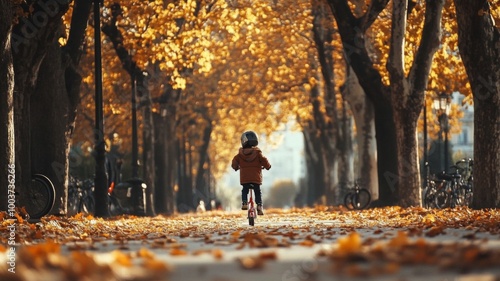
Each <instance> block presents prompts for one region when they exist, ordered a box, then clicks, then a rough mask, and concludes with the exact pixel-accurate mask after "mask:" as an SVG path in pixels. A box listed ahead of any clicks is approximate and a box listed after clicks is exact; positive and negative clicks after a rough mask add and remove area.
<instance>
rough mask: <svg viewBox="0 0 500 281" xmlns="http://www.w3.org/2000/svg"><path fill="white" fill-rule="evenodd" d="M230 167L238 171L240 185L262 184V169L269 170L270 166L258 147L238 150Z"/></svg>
mask: <svg viewBox="0 0 500 281" xmlns="http://www.w3.org/2000/svg"><path fill="white" fill-rule="evenodd" d="M231 167H232V168H233V169H234V170H235V171H238V170H241V171H240V184H244V183H256V184H259V185H260V184H262V168H265V169H266V170H269V169H271V164H269V161H268V160H267V158H266V157H265V156H264V155H262V151H261V150H260V149H259V148H258V147H250V148H240V150H239V152H238V154H236V155H235V156H234V158H233V161H232V163H231Z"/></svg>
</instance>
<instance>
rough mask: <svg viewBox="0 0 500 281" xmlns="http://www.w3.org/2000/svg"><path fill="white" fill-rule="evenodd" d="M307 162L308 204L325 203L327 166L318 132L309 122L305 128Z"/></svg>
mask: <svg viewBox="0 0 500 281" xmlns="http://www.w3.org/2000/svg"><path fill="white" fill-rule="evenodd" d="M303 133H304V147H305V161H306V168H307V175H306V177H307V180H306V187H307V194H305V196H306V203H307V205H308V206H314V205H315V204H318V203H323V202H322V201H324V200H322V197H324V195H325V165H324V162H323V151H322V149H321V143H320V140H319V137H318V136H317V132H316V130H315V129H314V126H313V125H312V122H311V121H310V122H309V126H307V127H306V128H304V131H303Z"/></svg>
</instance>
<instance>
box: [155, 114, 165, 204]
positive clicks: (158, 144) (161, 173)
mask: <svg viewBox="0 0 500 281" xmlns="http://www.w3.org/2000/svg"><path fill="white" fill-rule="evenodd" d="M164 111H165V110H164V109H161V111H160V113H153V122H154V125H155V132H156V134H155V170H156V171H155V174H156V179H155V187H156V188H155V196H154V198H155V210H156V212H158V213H159V214H168V210H167V194H166V193H167V186H168V182H167V176H166V171H167V152H166V150H167V137H166V136H167V134H166V131H167V130H166V129H167V128H166V124H165V123H166V122H165V116H164V115H166V112H165V113H164Z"/></svg>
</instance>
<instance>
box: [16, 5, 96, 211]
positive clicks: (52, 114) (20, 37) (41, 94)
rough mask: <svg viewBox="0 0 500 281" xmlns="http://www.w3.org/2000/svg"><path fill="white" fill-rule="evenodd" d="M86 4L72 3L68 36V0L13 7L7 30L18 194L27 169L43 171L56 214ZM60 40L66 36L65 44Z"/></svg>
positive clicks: (62, 201)
mask: <svg viewBox="0 0 500 281" xmlns="http://www.w3.org/2000/svg"><path fill="white" fill-rule="evenodd" d="M90 5H91V4H89V3H87V1H76V2H75V5H74V7H75V9H73V12H74V15H75V16H74V22H73V24H74V25H73V26H72V28H70V29H69V33H68V36H65V33H64V28H63V25H62V16H63V15H64V14H65V13H66V11H68V9H69V6H70V1H42V0H37V1H27V2H25V3H23V4H20V5H19V6H16V8H17V9H19V10H20V11H22V15H21V16H20V17H19V20H18V21H17V24H15V26H14V28H13V31H12V51H13V62H14V71H15V92H16V95H15V96H14V122H15V124H16V126H15V127H16V130H15V141H16V176H17V177H18V178H19V184H18V185H17V186H18V187H19V189H20V190H19V192H20V194H21V195H22V194H24V193H25V192H24V191H25V190H26V189H27V188H29V185H30V178H31V174H32V173H43V174H46V175H47V176H48V177H49V178H50V179H51V180H52V181H53V182H54V185H55V187H56V206H55V208H54V209H53V211H52V212H53V213H56V214H65V213H66V196H67V195H66V194H67V192H66V189H65V188H66V183H67V175H68V157H67V152H68V149H69V141H70V137H71V133H72V131H73V122H74V116H75V114H74V111H75V108H76V105H77V104H78V93H79V83H78V81H79V79H80V76H79V74H78V71H77V65H78V62H79V57H80V54H81V51H82V49H81V48H80V46H81V42H82V40H83V35H84V30H85V27H86V25H87V19H88V15H89V11H90ZM61 38H64V39H65V40H66V39H67V42H68V44H67V45H66V46H65V47H63V46H61V45H60V42H59V39H61ZM49 60H53V61H50V63H49ZM46 87H50V88H46ZM47 89H50V91H47ZM51 100H52V101H53V102H50V101H51ZM42 101H43V102H42ZM21 202H22V197H21Z"/></svg>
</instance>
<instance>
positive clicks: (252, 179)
mask: <svg viewBox="0 0 500 281" xmlns="http://www.w3.org/2000/svg"><path fill="white" fill-rule="evenodd" d="M258 144H259V138H258V137H257V134H256V133H255V132H253V131H246V132H244V133H243V134H242V135H241V146H242V147H241V148H240V149H239V152H238V154H236V155H235V156H234V158H233V161H232V163H231V167H232V168H233V169H234V170H235V171H238V170H239V169H241V171H240V184H241V185H242V186H243V188H242V190H241V201H242V204H241V209H242V210H247V209H248V203H247V196H248V191H249V189H250V188H253V190H254V192H255V203H257V214H259V215H261V216H262V215H264V213H263V211H262V192H261V190H260V185H261V184H262V168H265V169H266V170H269V169H271V164H269V161H268V160H267V158H266V157H265V156H264V155H262V151H261V150H260V149H259V148H258V147H257V145H258Z"/></svg>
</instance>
